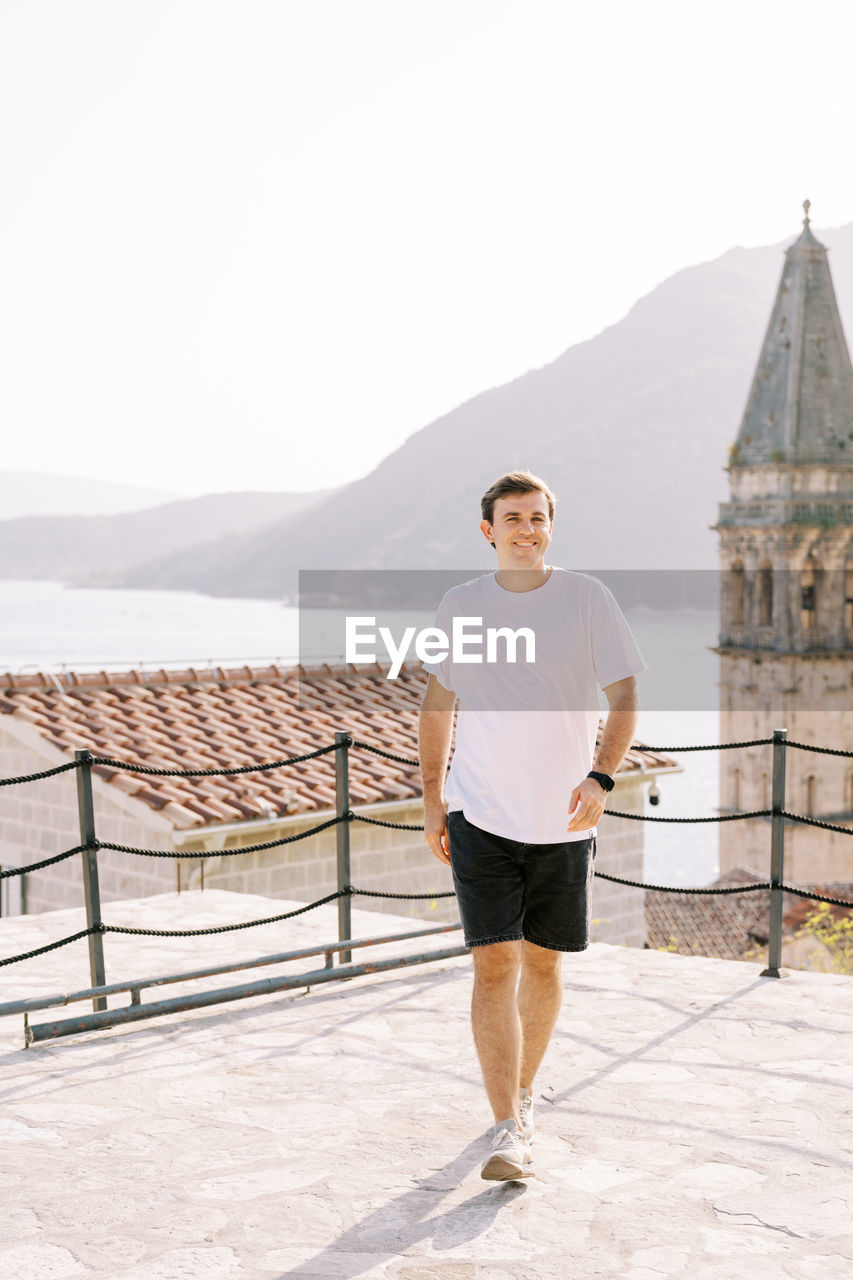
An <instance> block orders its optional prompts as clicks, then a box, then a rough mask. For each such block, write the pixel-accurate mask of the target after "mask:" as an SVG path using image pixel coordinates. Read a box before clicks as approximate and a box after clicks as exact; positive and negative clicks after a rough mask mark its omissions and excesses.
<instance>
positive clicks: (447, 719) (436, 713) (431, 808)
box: [418, 675, 456, 866]
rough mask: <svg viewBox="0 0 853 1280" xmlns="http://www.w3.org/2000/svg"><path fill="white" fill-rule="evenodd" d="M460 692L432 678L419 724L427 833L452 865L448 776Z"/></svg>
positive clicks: (436, 851) (432, 845)
mask: <svg viewBox="0 0 853 1280" xmlns="http://www.w3.org/2000/svg"><path fill="white" fill-rule="evenodd" d="M455 704H456V694H455V693H451V692H450V690H449V689H445V688H444V686H443V685H442V684H439V682H438V680H436V678H435V676H434V675H431V676H430V678H429V684H428V685H427V690H426V693H425V694H424V700H423V702H422V703H421V715H420V721H419V724H418V750H419V752H420V758H421V778H422V780H423V792H424V835H425V836H426V842H427V844H428V845H429V847H430V849H431V850H432V852H433V853H434V854H435V856H436V857H437V858H438V860H439V862H443V863H444V864H445V866H449V865H450V854H449V852H448V849H447V808H446V806H445V803H444V777H445V774H446V773H447V757H448V756H449V754H450V739H451V737H452V735H453V708H454V706H455Z"/></svg>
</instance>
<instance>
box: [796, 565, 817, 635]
mask: <svg viewBox="0 0 853 1280" xmlns="http://www.w3.org/2000/svg"><path fill="white" fill-rule="evenodd" d="M819 577H820V569H819V568H818V563H817V560H815V558H814V556H813V555H811V554H810V555H809V558H808V560H807V561H806V563H805V564H804V565H803V570H802V573H801V574H800V627H801V629H802V631H803V633H804V634H806V633H808V632H811V631H814V629H815V620H816V618H817V597H818V582H819Z"/></svg>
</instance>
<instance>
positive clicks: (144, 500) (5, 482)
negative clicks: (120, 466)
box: [0, 471, 182, 520]
mask: <svg viewBox="0 0 853 1280" xmlns="http://www.w3.org/2000/svg"><path fill="white" fill-rule="evenodd" d="M181 496H182V495H181V494H179V493H174V492H172V493H170V492H168V491H167V490H165V489H140V488H139V487H138V486H136V485H129V484H112V483H111V482H110V481H108V480H88V479H81V478H79V477H77V476H60V475H53V474H51V473H48V472H40V471H0V520H12V519H14V518H15V517H16V516H75V515H81V516H82V515H93V516H94V515H97V516H109V515H115V514H116V513H117V512H119V511H142V510H143V509H144V508H145V507H155V506H157V505H159V504H160V503H163V502H172V501H174V500H175V499H178V498H180V497H181Z"/></svg>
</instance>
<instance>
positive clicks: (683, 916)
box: [646, 867, 853, 960]
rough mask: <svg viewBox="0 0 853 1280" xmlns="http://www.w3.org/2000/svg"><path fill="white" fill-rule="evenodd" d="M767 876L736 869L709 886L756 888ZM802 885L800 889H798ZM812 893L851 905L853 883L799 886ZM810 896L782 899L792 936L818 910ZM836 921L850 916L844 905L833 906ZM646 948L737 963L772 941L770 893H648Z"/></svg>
mask: <svg viewBox="0 0 853 1280" xmlns="http://www.w3.org/2000/svg"><path fill="white" fill-rule="evenodd" d="M763 879H766V877H763V876H759V875H755V874H754V873H753V872H751V871H745V870H743V868H740V867H737V868H735V869H734V870H733V871H729V872H727V873H726V874H725V875H724V876H720V878H719V879H718V880H715V881H714V883H713V885H710V886H709V887H710V888H723V887H725V886H727V885H735V884H755V883H756V882H758V881H760V880H763ZM798 887H800V886H798ZM801 887H802V888H803V889H806V890H809V891H810V892H812V893H822V894H825V895H826V896H827V897H832V898H845V899H850V900H851V901H853V885H851V884H834V885H802V886H801ZM817 905H818V904H817V903H816V902H814V901H813V900H811V899H808V898H800V897H797V896H796V895H795V894H791V893H786V894H784V895H783V898H782V932H783V936H787V937H790V936H792V935H793V934H795V933H796V931H797V930H798V929H800V928H801V927H802V925H803V923H804V921H805V920H806V918H807V917H808V916H809V915H810V914H811V912H812V911H814V909H815V908H816V907H817ZM831 910H832V913H833V915H834V916H835V917H836V918H837V919H840V918H842V917H843V916H845V915H847V914H849V913H848V912H847V911H846V910H845V909H844V908H843V907H832V908H831ZM646 930H647V945H648V946H649V947H654V948H656V949H658V950H663V951H676V952H678V953H679V954H680V955H698V956H717V957H719V958H721V959H723V960H741V959H743V957H744V956H745V955H746V953H747V952H750V951H754V950H755V948H756V947H762V946H766V944H767V942H768V939H769V937H770V894H769V892H767V891H763V890H759V891H758V892H755V893H742V894H741V893H738V894H727V895H726V896H724V897H705V896H704V895H694V894H687V893H652V892H649V893H647V894H646Z"/></svg>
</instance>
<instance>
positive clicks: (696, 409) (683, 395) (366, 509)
mask: <svg viewBox="0 0 853 1280" xmlns="http://www.w3.org/2000/svg"><path fill="white" fill-rule="evenodd" d="M818 235H819V238H820V239H822V240H823V241H824V243H826V244H827V245H828V246H829V247H830V249H831V250H832V252H831V255H830V261H831V266H832V270H833V276H834V279H835V284H836V289H837V292H838V295H839V303H840V306H841V312H842V316H844V315H845V314H846V315H848V316H849V315H853V226H849V227H844V228H841V229H839V230H836V231H830V232H825V233H818ZM795 238H796V237H795V235H793V234H792V236H791V238H790V240H788V241H786V242H785V244H784V245H778V246H774V247H772V248H758V249H740V248H738V249H732V250H731V251H730V252H728V253H726V254H724V255H723V256H722V257H720V258H718V259H716V260H715V261H713V262H708V263H704V264H702V265H700V266H696V267H691V268H688V269H686V270H683V271H680V272H678V273H677V274H676V275H674V276H673V277H671V278H670V279H669V280H667V281H665V282H664V283H663V284H661V285H660V286H659V287H658V288H656V289H655V290H654V291H653V292H652V293H650V294H649V295H647V296H646V297H644V298H643V299H641V300H640V301H639V302H638V303H637V304H636V305H635V306H634V307H633V308H632V310H631V311H630V312H629V314H628V315H627V316H625V318H624V319H623V320H621V321H620V322H619V323H618V324H615V325H613V326H611V327H610V328H608V329H606V330H604V332H603V333H600V334H599V335H598V336H597V337H595V338H592V339H591V340H589V341H588V342H583V343H580V344H578V345H577V346H574V347H571V348H570V349H569V350H568V351H566V352H565V353H564V354H563V355H562V356H560V357H559V358H558V359H557V360H555V361H554V362H553V363H551V364H549V365H546V366H545V367H543V368H541V369H537V370H534V371H531V372H529V373H527V374H524V375H523V376H522V377H519V378H516V379H515V380H514V381H512V382H509V383H507V384H506V385H505V386H501V387H497V388H495V389H493V390H490V391H486V392H484V393H483V394H482V395H479V396H476V397H475V398H474V399H472V400H470V401H468V402H466V403H465V404H462V405H460V406H459V407H458V408H456V409H454V410H453V411H452V412H450V413H448V414H446V415H445V416H443V417H442V418H439V419H438V420H437V421H435V422H433V423H431V424H430V425H429V426H427V427H424V428H423V429H422V430H421V431H419V432H417V433H416V434H415V435H413V436H411V437H410V438H409V439H408V440H407V441H406V442H405V444H404V445H402V447H401V448H399V449H397V450H396V451H395V452H394V453H392V454H390V455H389V456H388V457H387V458H386V459H385V460H384V461H383V462H382V463H381V464H380V466H378V467H377V468H376V470H375V471H373V472H371V474H369V475H368V476H366V477H364V479H362V480H358V481H355V482H354V483H352V484H350V485H349V486H347V488H346V489H345V490H341V491H339V492H337V493H335V494H334V495H333V496H331V497H329V498H327V499H326V500H325V501H324V502H321V503H319V504H318V505H317V506H316V507H315V508H314V509H313V510H312V512H311V520H310V522H309V521H306V520H303V519H300V518H298V517H296V518H290V519H288V520H285V521H283V522H281V523H280V524H278V525H277V526H274V527H272V528H269V529H265V530H263V531H262V532H259V533H252V534H248V535H246V536H245V537H244V538H242V539H241V538H232V539H229V540H228V544H227V546H222V547H221V548H218V549H217V552H216V554H215V555H214V554H212V552H211V550H210V549H208V551H206V552H201V553H199V554H198V556H196V555H186V554H182V555H180V556H175V557H172V559H171V561H170V562H169V563H165V562H163V561H160V562H159V563H158V564H152V565H149V566H138V567H137V568H136V569H135V571H134V572H133V573H132V574H131V575H127V576H126V577H125V579H124V581H127V582H132V583H133V584H134V585H137V586H147V585H152V586H154V585H156V586H175V587H185V588H189V587H196V588H198V589H200V590H203V591H209V592H213V593H216V594H230V595H246V596H261V595H279V594H281V593H282V592H283V591H286V590H290V589H292V584H293V580H294V576H295V572H296V570H297V569H299V568H332V567H338V568H382V567H388V568H392V567H394V568H405V567H412V568H427V567H429V568H444V567H454V566H456V567H458V566H464V567H469V566H470V567H471V568H477V567H478V566H486V567H489V566H491V564H492V563H493V561H492V558H491V557H492V555H493V553H492V552H491V551H490V550H489V548H488V547H487V546H486V544H485V542H484V541H483V540H482V537H481V535H480V533H479V532H478V530H477V524H478V521H479V496H480V494H481V493H482V491H483V490H484V489H485V488H486V487H487V485H488V484H489V483H490V482H491V481H492V480H493V479H494V478H495V477H496V476H497V475H498V474H499V473H500V472H501V471H504V470H507V469H509V468H511V467H515V466H526V467H529V468H530V469H532V470H534V471H537V472H540V473H541V474H542V475H543V476H544V477H545V478H546V479H547V480H548V481H549V483H550V484H551V485H552V487H553V488H554V490H555V492H556V493H557V495H558V498H559V499H560V506H559V510H558V522H557V528H556V531H555V539H554V547H553V554H552V558H553V559H554V561H555V562H556V563H559V564H563V565H565V566H568V567H577V568H597V569H604V568H618V567H624V568H637V567H643V568H683V567H695V568H703V567H704V568H714V567H716V535H715V534H714V533H713V532H712V531H711V530H710V528H709V526H710V525H712V524H713V523H714V521H715V519H716V515H717V502H718V501H719V500H720V499H722V498H724V497H725V494H726V476H725V474H724V471H723V468H724V466H725V464H726V459H727V453H728V447H729V445H730V444H731V443H732V442H733V441H734V439H735V436H736V434H737V430H738V426H739V423H740V418H741V415H742V412H743V407H744V405H745V402H746V397H747V394H748V391H749V386H750V382H751V378H752V374H753V371H754V368H755V364H756V362H757V359H758V355H759V350H760V347H761V342H762V338H763V335H764V330H765V327H766V325H767V322H768V320H769V317H770V309H771V305H772V301H773V296H774V292H775V289H776V285H777V282H778V279H779V275H780V272H781V269H782V264H783V257H782V251H783V249H784V248H785V247H786V246H787V244H789V243H791V241H793V239H795ZM567 251H568V250H567Z"/></svg>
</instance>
